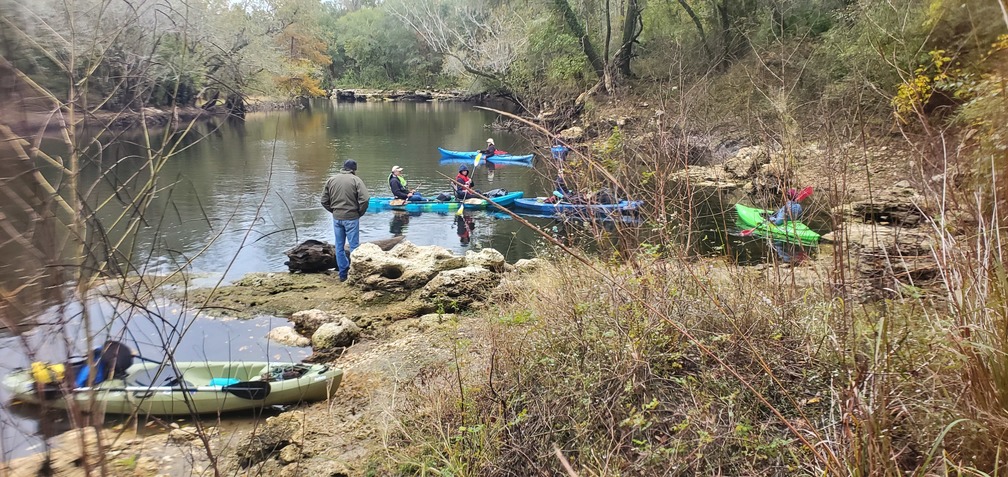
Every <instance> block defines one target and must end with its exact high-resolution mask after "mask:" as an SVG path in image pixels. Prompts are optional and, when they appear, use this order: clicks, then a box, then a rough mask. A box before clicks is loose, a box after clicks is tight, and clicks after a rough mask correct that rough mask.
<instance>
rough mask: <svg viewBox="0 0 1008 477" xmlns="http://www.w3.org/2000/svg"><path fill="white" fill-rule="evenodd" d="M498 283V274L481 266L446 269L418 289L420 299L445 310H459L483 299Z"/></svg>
mask: <svg viewBox="0 0 1008 477" xmlns="http://www.w3.org/2000/svg"><path fill="white" fill-rule="evenodd" d="M499 283H500V275H498V274H496V273H493V272H491V271H490V270H487V269H485V268H482V267H466V268H460V269H456V270H448V271H444V272H441V273H439V274H438V275H437V276H436V277H435V278H434V279H433V280H431V281H430V283H428V284H427V285H426V286H424V287H423V289H422V290H420V299H421V300H423V301H425V302H428V303H432V304H434V305H435V306H436V307H437V308H440V309H443V310H444V311H447V312H453V311H460V310H464V309H466V308H468V307H469V306H470V305H472V303H473V302H474V301H477V300H483V299H485V298H486V296H488V295H489V293H490V291H491V290H493V289H494V288H496V287H497V285H498V284H499Z"/></svg>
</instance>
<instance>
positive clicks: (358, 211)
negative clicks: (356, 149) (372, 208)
mask: <svg viewBox="0 0 1008 477" xmlns="http://www.w3.org/2000/svg"><path fill="white" fill-rule="evenodd" d="M369 200H371V194H370V192H368V188H367V186H366V185H365V184H364V181H362V180H361V179H360V177H357V161H354V160H353V159H347V160H346V162H344V163H343V169H341V170H340V171H339V173H338V174H336V175H334V176H332V177H330V178H329V180H328V181H326V185H325V189H324V190H323V191H322V207H324V208H325V210H327V211H329V212H330V213H332V216H333V231H334V232H335V234H336V266H337V267H339V279H340V281H341V282H342V281H346V279H347V273H348V272H349V271H350V253H352V252H353V251H354V250H356V249H357V247H358V246H359V245H360V218H361V216H362V215H364V213H365V212H367V209H368V201H369ZM347 244H349V248H350V250H349V251H347V250H346V245H347Z"/></svg>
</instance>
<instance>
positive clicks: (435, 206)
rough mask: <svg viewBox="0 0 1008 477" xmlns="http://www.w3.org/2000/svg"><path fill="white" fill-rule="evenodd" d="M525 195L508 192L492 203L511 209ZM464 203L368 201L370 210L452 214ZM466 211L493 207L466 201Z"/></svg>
mask: <svg viewBox="0 0 1008 477" xmlns="http://www.w3.org/2000/svg"><path fill="white" fill-rule="evenodd" d="M524 195H525V193H524V192H522V191H516V192H508V193H505V194H504V195H500V196H497V197H491V198H490V201H493V202H495V203H497V204H498V205H501V206H503V207H510V206H511V205H512V204H514V201H515V199H520V198H522V197H523V196H524ZM462 203H463V202H459V201H457V200H454V199H452V200H446V201H439V200H435V199H428V200H418V201H406V202H405V203H403V202H402V201H401V200H396V199H395V198H394V197H372V198H371V200H370V201H368V209H372V210H375V211H378V210H405V211H407V212H450V211H453V210H457V209H458V208H459V206H460V205H462ZM464 203H465V208H466V209H486V208H489V207H491V206H490V202H489V201H487V200H484V199H477V198H473V199H466V200H465V201H464Z"/></svg>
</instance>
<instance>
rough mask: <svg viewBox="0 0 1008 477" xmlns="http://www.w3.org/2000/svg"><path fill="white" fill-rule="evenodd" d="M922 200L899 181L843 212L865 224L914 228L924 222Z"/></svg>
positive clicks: (908, 186) (916, 193) (907, 184)
mask: <svg viewBox="0 0 1008 477" xmlns="http://www.w3.org/2000/svg"><path fill="white" fill-rule="evenodd" d="M923 202H924V198H923V196H921V194H920V193H919V192H917V190H916V189H914V188H912V187H910V183H909V182H907V181H900V182H897V183H896V184H893V185H892V187H889V188H886V189H883V190H882V191H879V192H878V193H876V194H874V196H873V197H871V198H869V199H865V200H859V201H856V202H852V203H851V204H850V206H849V208H845V210H844V212H846V213H847V214H849V215H852V216H854V217H856V218H858V219H861V220H862V221H865V222H876V223H882V224H894V225H901V226H903V227H916V226H918V225H920V224H921V223H923V222H924V213H923V212H922V211H921V204H923Z"/></svg>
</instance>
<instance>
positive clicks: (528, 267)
mask: <svg viewBox="0 0 1008 477" xmlns="http://www.w3.org/2000/svg"><path fill="white" fill-rule="evenodd" d="M544 266H546V261H545V260H543V259H541V258H523V259H521V260H518V261H517V262H515V264H514V267H515V270H516V271H517V272H518V273H530V272H534V271H536V270H539V269H541V268H543V267H544Z"/></svg>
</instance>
